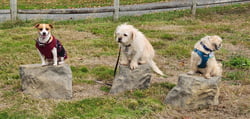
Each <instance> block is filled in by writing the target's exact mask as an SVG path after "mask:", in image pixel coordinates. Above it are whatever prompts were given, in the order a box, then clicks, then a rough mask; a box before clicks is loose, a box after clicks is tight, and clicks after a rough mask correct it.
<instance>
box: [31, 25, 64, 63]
mask: <svg viewBox="0 0 250 119" xmlns="http://www.w3.org/2000/svg"><path fill="white" fill-rule="evenodd" d="M35 28H37V30H38V38H37V40H36V48H37V49H38V52H39V55H40V57H41V60H42V65H47V64H46V60H47V61H48V64H50V62H51V61H53V65H58V64H63V63H64V60H65V59H66V58H67V54H66V51H65V49H64V47H63V45H62V44H61V43H60V41H59V40H57V39H56V38H55V37H54V36H53V35H52V34H51V30H52V28H53V26H52V25H51V24H36V25H35Z"/></svg>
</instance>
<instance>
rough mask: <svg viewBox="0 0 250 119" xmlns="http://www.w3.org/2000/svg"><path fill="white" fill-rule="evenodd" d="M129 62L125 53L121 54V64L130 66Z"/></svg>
mask: <svg viewBox="0 0 250 119" xmlns="http://www.w3.org/2000/svg"><path fill="white" fill-rule="evenodd" d="M128 63H129V61H128V57H127V55H126V54H125V53H124V52H121V61H120V64H121V65H128Z"/></svg>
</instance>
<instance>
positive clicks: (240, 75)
mask: <svg viewBox="0 0 250 119" xmlns="http://www.w3.org/2000/svg"><path fill="white" fill-rule="evenodd" d="M224 80H242V81H244V80H246V81H247V80H250V76H249V74H248V73H247V72H244V71H229V72H226V74H225V78H224Z"/></svg>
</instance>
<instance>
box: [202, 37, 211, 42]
mask: <svg viewBox="0 0 250 119" xmlns="http://www.w3.org/2000/svg"><path fill="white" fill-rule="evenodd" d="M201 41H202V42H209V41H210V36H205V37H203V38H202V39H201Z"/></svg>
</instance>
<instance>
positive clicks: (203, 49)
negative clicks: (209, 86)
mask: <svg viewBox="0 0 250 119" xmlns="http://www.w3.org/2000/svg"><path fill="white" fill-rule="evenodd" d="M221 43H222V39H221V38H220V37H219V36H216V35H215V36H205V37H204V38H202V39H201V40H200V41H198V42H197V43H196V44H195V45H194V50H193V51H192V53H191V71H189V72H188V74H190V75H192V74H194V73H196V72H200V73H202V74H203V75H204V77H205V78H207V79H209V78H210V77H211V76H221V75H222V64H221V63H217V61H216V59H215V56H214V51H216V50H219V49H220V47H221V46H222V44H221Z"/></svg>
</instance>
